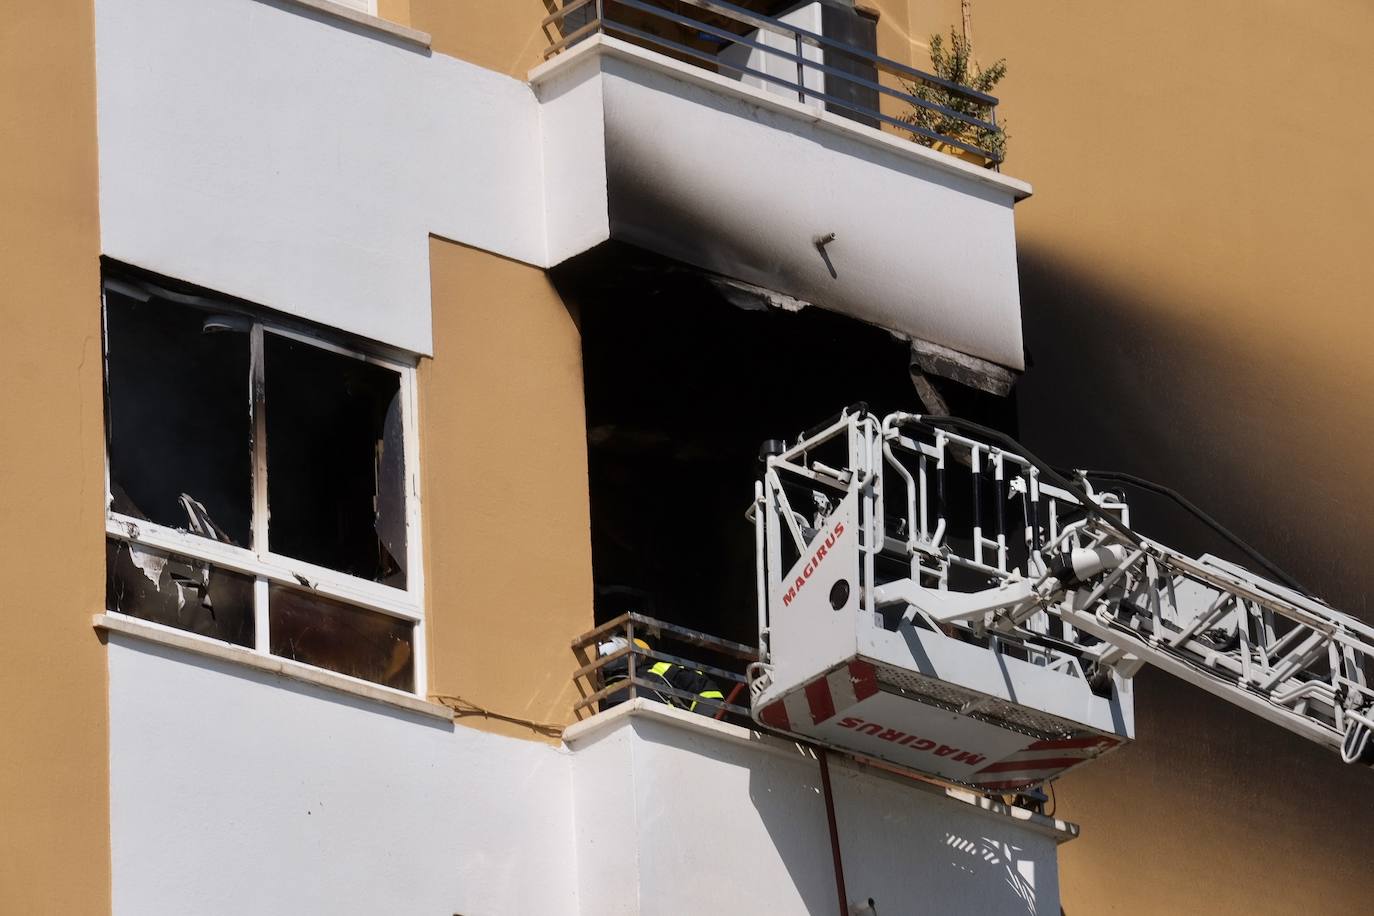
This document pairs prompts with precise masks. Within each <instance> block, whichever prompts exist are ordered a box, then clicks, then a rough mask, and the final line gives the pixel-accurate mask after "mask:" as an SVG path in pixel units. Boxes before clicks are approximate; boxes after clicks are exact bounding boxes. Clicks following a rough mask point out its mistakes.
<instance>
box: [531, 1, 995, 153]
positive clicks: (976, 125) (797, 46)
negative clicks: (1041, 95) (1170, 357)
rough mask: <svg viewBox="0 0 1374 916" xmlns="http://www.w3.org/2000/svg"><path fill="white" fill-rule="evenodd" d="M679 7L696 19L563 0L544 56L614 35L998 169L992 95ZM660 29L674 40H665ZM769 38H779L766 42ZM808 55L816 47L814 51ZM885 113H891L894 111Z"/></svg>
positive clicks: (644, 7)
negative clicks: (927, 92)
mask: <svg viewBox="0 0 1374 916" xmlns="http://www.w3.org/2000/svg"><path fill="white" fill-rule="evenodd" d="M674 6H676V7H678V8H680V9H687V10H688V11H689V13H690V15H688V14H684V13H680V12H674V11H672V10H669V9H665V8H663V7H662V6H658V5H656V4H655V3H654V2H651V0H567V2H565V3H564V5H563V6H562V8H560V9H557V10H555V11H554V12H552V13H550V14H549V15H548V16H547V17H545V19H544V21H543V23H542V27H543V30H544V34H545V37H547V38H548V39H549V42H550V44H549V47H548V48H547V49H546V50H545V52H544V57H545V58H546V59H547V58H549V57H552V56H553V55H555V54H557V53H558V52H560V51H563V50H565V49H567V48H570V47H572V46H573V45H575V44H577V43H578V42H580V41H582V40H584V39H586V38H588V37H589V36H591V35H595V34H605V35H613V36H616V37H619V38H623V39H626V40H629V41H630V42H632V43H634V44H637V45H641V46H644V47H648V48H651V49H653V50H657V51H660V52H662V53H665V54H667V55H669V56H671V57H674V58H677V59H679V60H684V61H686V62H689V63H694V64H697V65H700V66H702V67H704V68H706V69H709V70H712V71H714V72H717V73H720V74H722V75H726V76H730V77H732V78H735V79H742V78H744V77H750V78H752V79H754V80H760V81H762V82H764V83H767V84H768V85H769V86H774V87H779V89H781V90H783V91H785V92H787V93H795V94H796V98H797V99H798V100H799V101H802V102H806V101H808V100H811V101H814V102H820V103H823V104H824V105H825V106H826V108H827V109H828V110H832V111H840V112H844V113H847V116H848V117H850V118H851V119H853V120H856V121H860V122H862V123H867V124H870V125H872V126H880V125H883V126H887V127H889V128H892V129H895V130H897V131H899V132H901V133H904V134H906V135H908V136H909V137H910V138H911V139H912V140H913V141H915V142H917V143H920V144H922V145H924V146H932V147H934V148H936V149H944V150H945V151H948V152H951V153H954V154H955V155H960V157H961V158H965V159H968V158H969V157H970V156H972V157H977V158H978V159H980V160H982V162H983V163H984V164H986V165H987V166H989V167H993V168H995V167H998V166H1000V164H1001V162H1002V158H1003V157H1002V153H1001V150H1000V149H999V148H989V147H995V146H999V144H995V143H993V144H987V145H979V142H978V141H979V140H984V141H986V140H987V139H991V138H995V137H999V136H1000V129H999V128H998V126H997V99H996V98H995V97H993V96H990V95H987V94H986V93H982V92H978V91H976V90H974V89H971V88H969V87H968V86H961V85H959V84H957V83H953V82H950V81H949V80H945V79H941V78H940V77H938V76H936V75H934V74H932V73H927V72H925V71H923V70H917V69H915V68H914V67H908V66H907V65H905V64H901V63H898V62H897V61H894V60H890V59H888V58H886V57H880V56H879V55H877V54H875V53H873V52H871V51H868V50H865V49H863V48H858V47H855V46H853V45H850V44H847V43H845V42H842V41H837V40H836V39H834V38H830V37H827V36H825V35H822V34H820V33H818V32H812V31H809V30H807V29H802V28H798V27H796V26H794V25H791V24H789V23H787V22H784V21H783V20H781V19H777V18H774V17H772V16H765V15H763V14H761V13H756V12H754V11H752V10H748V9H745V8H743V7H740V6H736V5H734V4H732V3H726V2H724V0H676V2H675V3H674ZM551 29H552V31H550V30H551ZM660 30H661V31H667V32H669V33H671V35H665V34H659V31H660ZM741 30H742V31H741ZM751 36H754V37H751ZM767 36H775V37H774V38H773V39H772V40H771V42H770V40H768V38H767ZM706 43H712V44H716V45H719V46H721V47H722V48H725V49H729V48H745V49H748V50H749V51H751V52H759V53H761V54H763V55H765V57H764V58H760V59H761V60H765V59H766V60H768V61H770V62H772V61H782V62H784V64H785V66H784V67H783V68H782V70H784V71H786V72H785V74H781V73H780V72H777V71H776V70H775V68H772V67H767V68H765V69H759V68H757V67H751V66H749V65H747V64H746V63H741V62H739V59H729V60H724V59H722V57H721V54H720V52H719V51H717V52H716V53H712V52H711V51H709V50H707V49H704V48H703V47H702V45H703V44H706ZM778 44H781V45H782V46H781V47H779V46H778ZM808 49H814V50H810V52H809V53H808ZM837 64H839V66H837ZM846 68H852V69H853V70H857V71H859V72H851V70H850V69H846ZM770 70H774V71H775V72H769V71H770ZM813 72H814V74H815V75H813ZM865 73H867V74H869V75H864V74H865ZM883 75H886V76H888V77H891V78H893V79H895V80H896V81H897V82H898V83H899V84H900V85H901V86H902V87H903V88H901V89H897V88H893V87H892V86H889V85H884V83H883V82H882V77H883ZM870 76H871V77H873V78H870ZM818 77H819V79H818ZM829 80H838V81H841V82H843V83H845V84H847V86H848V88H849V89H852V90H854V93H853V94H854V95H856V96H866V97H867V98H868V99H872V100H877V104H868V103H867V102H866V101H864V100H863V99H856V98H851V97H846V96H847V95H848V94H849V93H841V94H837V93H836V92H835V91H834V89H835V87H836V86H837V85H838V84H836V83H831V82H829ZM818 81H819V82H820V83H821V86H819V87H818V86H817V82H818ZM907 87H910V88H913V89H920V88H923V87H924V88H932V89H938V90H940V91H942V92H943V93H944V94H945V95H946V97H953V98H955V99H958V100H959V102H960V104H961V105H963V106H965V107H968V108H970V109H971V110H972V111H974V112H976V114H971V113H969V112H965V111H958V110H956V109H954V108H950V107H948V106H946V105H941V104H939V103H938V102H934V101H931V100H930V99H927V98H922V97H921V96H919V95H916V94H913V93H912V92H909V91H906V88H907ZM883 96H885V97H887V98H889V99H893V100H895V103H896V107H897V108H898V109H900V108H901V106H906V110H907V111H908V112H914V111H916V110H917V109H924V110H926V111H928V112H932V113H934V114H937V115H940V116H941V117H942V118H944V119H947V120H948V121H952V122H954V123H955V124H957V125H958V127H957V128H956V129H955V130H954V131H953V132H949V133H941V132H937V131H934V130H930V129H927V128H926V127H922V126H920V125H919V124H916V123H913V121H912V120H908V119H906V118H903V117H901V113H902V112H901V111H900V110H899V111H898V114H897V115H893V114H890V113H888V112H884V111H883V110H881V108H882V106H881V99H880V97H883ZM888 107H889V111H891V110H892V104H891V103H889V106H888Z"/></svg>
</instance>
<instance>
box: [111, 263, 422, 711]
mask: <svg viewBox="0 0 1374 916" xmlns="http://www.w3.org/2000/svg"><path fill="white" fill-rule="evenodd" d="M105 327H106V336H105V349H106V438H107V459H108V473H109V493H108V498H109V503H108V508H109V520H108V523H107V530H108V533H109V535H110V542H109V549H108V554H107V564H106V578H107V589H106V598H107V602H106V603H107V609H108V610H110V611H114V612H117V613H122V614H128V615H130V616H134V617H139V618H142V619H145V620H150V621H153V622H155V623H159V624H162V625H166V626H171V627H175V628H178V629H182V630H187V631H189V632H193V633H196V634H199V635H202V636H207V637H211V638H215V639H221V640H224V641H226V642H230V643H234V644H238V645H243V646H248V647H251V648H253V649H255V650H256V651H260V652H271V653H273V654H277V655H282V656H283V657H287V658H292V659H296V660H298V661H303V662H305V663H307V664H311V665H315V666H317V667H323V668H329V669H331V670H336V671H340V672H342V673H344V674H349V675H351V676H355V677H361V678H364V679H367V680H372V681H375V682H377V683H382V684H385V685H387V686H393V687H401V688H402V689H407V690H410V689H413V688H414V684H413V681H414V678H415V670H416V669H415V665H414V654H415V647H414V638H415V627H414V625H415V622H416V621H418V620H419V617H420V596H419V595H418V594H417V593H415V592H414V590H413V586H412V584H411V582H410V581H409V578H410V577H409V576H408V574H407V573H408V569H409V568H410V566H411V563H412V560H413V557H414V556H415V555H416V554H417V552H418V551H417V545H415V544H414V543H413V530H414V529H413V524H414V520H413V519H412V517H411V512H412V511H413V508H414V506H413V495H412V492H411V491H412V490H413V476H414V470H413V468H412V467H410V465H411V464H412V463H413V461H408V460H407V455H406V450H407V447H408V445H407V443H408V436H407V424H408V422H409V417H410V416H411V412H412V407H411V405H412V404H413V396H414V367H413V365H411V364H409V363H405V362H398V361H396V360H394V359H392V358H389V357H384V356H382V355H378V354H376V353H370V352H368V351H367V350H365V349H363V348H362V347H359V346H358V345H356V344H355V343H353V342H352V341H348V340H344V339H341V338H340V337H339V336H338V335H335V334H332V333H330V332H328V331H326V330H321V329H315V328H312V327H309V326H306V325H305V324H304V323H302V322H299V321H297V320H295V319H289V318H284V317H283V318H279V317H278V316H275V315H273V314H270V313H267V312H266V311H265V310H261V309H257V308H255V307H252V306H248V305H245V304H243V303H240V302H237V301H233V300H228V299H224V298H221V297H218V296H215V295H214V294H212V293H207V292H205V291H202V290H197V289H195V288H192V287H187V286H185V285H184V284H179V283H176V282H174V281H167V280H161V279H156V280H155V279H153V278H150V277H146V276H144V275H142V274H140V273H136V272H132V271H130V272H128V273H126V272H125V269H124V268H114V267H111V268H110V269H108V270H107V276H106V283H105ZM211 542H216V543H213V544H212V543H211ZM259 586H261V587H259ZM345 602H346V603H345ZM264 623H266V626H263V624H264Z"/></svg>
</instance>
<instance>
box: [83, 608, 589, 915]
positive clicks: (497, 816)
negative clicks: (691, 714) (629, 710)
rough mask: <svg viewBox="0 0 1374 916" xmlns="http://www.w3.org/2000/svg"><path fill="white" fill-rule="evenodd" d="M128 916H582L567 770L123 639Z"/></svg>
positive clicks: (118, 832) (291, 684) (117, 726)
mask: <svg viewBox="0 0 1374 916" xmlns="http://www.w3.org/2000/svg"><path fill="white" fill-rule="evenodd" d="M109 662H110V668H109V671H110V831H111V832H110V836H111V842H112V849H113V894H114V913H115V914H116V916H143V914H150V913H195V914H197V916H219V914H223V916H243V914H245V913H252V914H258V916H275V914H282V916H286V914H292V916H296V914H301V913H330V914H335V916H349V914H358V916H375V914H378V913H407V914H409V913H416V914H421V913H427V914H444V916H447V914H453V913H462V914H466V916H486V914H505V913H540V914H570V913H577V912H578V903H577V889H576V878H575V862H574V857H573V854H572V853H573V842H572V810H571V805H570V803H569V802H570V798H569V792H570V788H569V786H570V784H569V778H570V777H569V767H568V760H567V758H568V754H567V752H566V751H561V750H558V749H555V748H551V747H549V746H547V745H543V744H537V743H533V742H528V741H517V740H514V739H510V738H501V737H497V736H492V735H487V734H484V733H481V732H477V731H474V730H472V729H468V728H454V727H453V726H451V725H449V724H447V723H444V722H442V721H439V720H435V719H431V718H428V717H425V716H422V715H418V714H414V713H408V712H405V711H403V710H397V709H394V708H391V707H388V706H385V705H382V704H378V703H374V702H371V701H368V700H364V699H360V698H355V697H351V696H348V695H345V694H339V693H336V692H333V691H329V690H326V689H324V688H318V687H312V686H309V685H304V684H301V683H299V682H296V681H291V680H287V679H284V678H281V677H279V676H276V675H271V674H265V673H262V672H258V671H254V670H251V669H246V668H243V667H240V666H237V665H233V664H232V663H229V662H223V661H218V660H214V659H210V658H207V657H205V656H202V655H198V654H194V653H188V652H183V651H179V650H176V649H171V648H167V647H163V646H158V645H153V644H150V643H144V642H141V641H137V640H133V639H130V638H129V637H125V636H122V635H120V634H111V636H110V646H109Z"/></svg>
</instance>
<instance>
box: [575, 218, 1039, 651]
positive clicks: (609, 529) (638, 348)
mask: <svg viewBox="0 0 1374 916" xmlns="http://www.w3.org/2000/svg"><path fill="white" fill-rule="evenodd" d="M554 280H555V283H556V285H557V286H558V289H559V292H560V294H561V295H563V296H564V297H565V299H566V300H567V301H569V302H570V303H572V304H573V305H574V307H575V308H576V311H577V314H578V316H579V321H580V326H581V331H582V353H583V363H584V367H583V368H584V376H585V386H586V409H587V432H588V436H587V444H588V470H589V476H590V498H591V528H592V562H593V571H594V576H595V581H596V586H597V591H598V602H597V604H598V606H597V622H598V623H600V622H604V621H605V620H608V619H610V618H612V617H614V616H616V615H618V614H620V613H623V612H625V611H627V610H636V611H639V612H641V613H646V614H649V615H651V616H655V617H658V618H660V619H663V620H666V621H669V622H672V623H677V624H680V625H683V626H687V627H691V628H693V629H697V630H701V631H704V632H707V633H710V634H713V635H717V636H721V637H725V638H727V639H733V640H736V641H739V642H743V643H748V644H751V645H752V644H754V643H755V642H756V639H757V616H756V606H757V605H756V599H755V587H754V576H755V573H754V533H753V528H752V526H751V524H750V523H749V522H748V521H746V519H745V512H746V510H747V509H748V508H749V506H750V503H751V501H752V498H753V486H754V480H755V479H756V477H757V475H758V473H759V471H760V468H761V465H760V463H759V460H758V454H759V447H760V445H761V444H762V443H763V442H764V440H766V439H787V440H793V441H794V440H795V439H796V438H797V436H798V434H799V433H800V432H802V431H803V430H806V429H809V428H811V427H814V426H816V425H818V424H819V423H821V422H823V421H825V420H826V419H828V418H830V417H832V416H834V415H835V414H836V413H837V412H838V411H839V410H840V409H842V408H843V407H845V406H847V405H851V404H855V403H858V402H865V403H867V405H868V406H869V407H870V409H872V410H873V411H874V412H876V413H879V414H882V413H885V412H888V411H894V410H910V411H917V412H919V411H921V410H922V409H923V408H922V406H921V404H920V401H919V400H918V399H917V396H916V392H915V390H914V388H913V386H912V383H911V378H910V375H909V363H910V351H909V346H908V344H907V342H906V341H904V340H901V339H899V338H897V337H895V336H894V335H892V334H890V333H888V332H887V331H885V330H882V329H880V328H877V327H874V326H872V325H868V324H864V323H862V322H859V321H857V320H855V319H852V318H847V317H844V316H842V315H838V314H834V313H831V312H827V311H825V310H823V309H821V308H818V307H814V306H813V307H808V308H804V309H802V310H801V311H799V312H788V311H782V310H779V309H775V308H769V307H767V306H764V305H762V303H761V302H760V303H757V304H755V305H753V307H750V308H741V307H739V306H737V305H734V304H731V303H730V302H729V301H727V300H726V299H725V297H724V296H723V295H722V293H721V292H720V290H719V287H718V286H717V285H716V284H714V283H713V282H712V278H711V277H709V276H707V275H705V274H703V273H701V272H699V271H697V270H695V269H692V268H689V267H686V266H684V265H681V264H678V263H675V262H672V261H668V260H666V259H663V258H660V257H657V256H654V255H650V254H648V253H646V252H643V251H640V250H637V249H633V248H630V247H628V246H625V245H621V244H617V243H610V244H607V245H603V246H601V247H599V248H597V249H595V250H593V251H591V252H588V253H587V254H584V255H582V256H580V257H578V258H576V259H574V260H572V261H570V262H568V263H566V264H564V265H562V266H561V267H559V268H557V269H556V270H555V271H554ZM736 298H738V297H736ZM937 383H938V384H939V385H940V390H941V393H942V394H943V395H944V397H945V399H946V401H947V402H948V404H949V407H950V409H951V411H952V412H954V413H956V414H958V415H960V416H965V417H968V418H970V419H975V420H978V421H980V422H984V423H988V424H990V425H995V426H998V427H1000V428H1002V429H1005V430H1007V431H1009V432H1012V433H1013V434H1014V433H1015V425H1014V420H1015V418H1014V408H1013V404H1012V401H1011V399H1008V398H999V397H995V396H993V395H989V394H985V393H982V392H979V391H975V390H973V389H971V388H967V387H964V386H961V385H956V384H954V383H948V382H939V381H938V380H937Z"/></svg>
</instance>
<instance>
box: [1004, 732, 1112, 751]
mask: <svg viewBox="0 0 1374 916" xmlns="http://www.w3.org/2000/svg"><path fill="white" fill-rule="evenodd" d="M1120 743H1121V742H1119V741H1117V740H1116V739H1115V738H1104V737H1102V736H1101V735H1094V736H1092V737H1091V738H1065V739H1063V740H1060V741H1037V742H1035V743H1034V744H1031V745H1028V746H1027V747H1026V750H1028V751H1050V750H1056V751H1059V750H1063V751H1067V750H1069V749H1070V748H1075V747H1083V748H1094V747H1101V748H1109V747H1116V746H1117V745H1118V744H1120Z"/></svg>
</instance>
